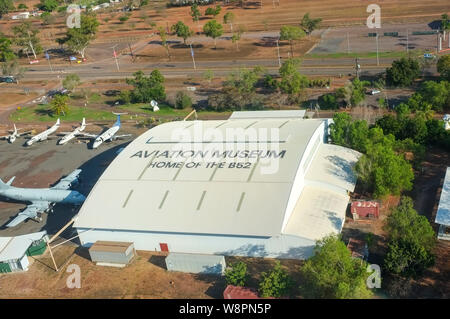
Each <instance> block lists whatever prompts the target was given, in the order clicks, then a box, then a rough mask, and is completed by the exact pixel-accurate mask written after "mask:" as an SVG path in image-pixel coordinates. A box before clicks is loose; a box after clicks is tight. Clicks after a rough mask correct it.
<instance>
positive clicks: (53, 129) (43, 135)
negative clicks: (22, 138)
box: [26, 119, 60, 146]
mask: <svg viewBox="0 0 450 319" xmlns="http://www.w3.org/2000/svg"><path fill="white" fill-rule="evenodd" d="M59 126H60V121H59V119H58V120H57V121H56V123H55V124H54V125H53V126H52V127H50V128H49V129H47V130H45V131H44V132H41V133H39V134H38V135H35V136H33V137H32V138H31V139H29V140H28V141H27V143H26V144H27V145H28V146H31V145H32V144H33V143H34V142H41V141H45V140H46V139H47V138H48V136H49V135H50V134H52V133H54V132H56V130H57V129H58V128H59Z"/></svg>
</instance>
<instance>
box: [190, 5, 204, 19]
mask: <svg viewBox="0 0 450 319" xmlns="http://www.w3.org/2000/svg"><path fill="white" fill-rule="evenodd" d="M201 15H202V14H201V13H200V10H199V9H198V4H196V3H194V4H193V5H192V6H191V17H192V20H193V21H198V20H199V19H200V17H201Z"/></svg>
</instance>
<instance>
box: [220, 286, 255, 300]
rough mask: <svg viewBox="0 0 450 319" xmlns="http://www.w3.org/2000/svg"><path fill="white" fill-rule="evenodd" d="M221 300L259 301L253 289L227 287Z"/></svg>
mask: <svg viewBox="0 0 450 319" xmlns="http://www.w3.org/2000/svg"><path fill="white" fill-rule="evenodd" d="M223 299H260V297H259V295H258V292H257V291H256V290H255V289H252V288H247V287H239V286H233V285H228V286H227V287H226V288H225V290H224V291H223Z"/></svg>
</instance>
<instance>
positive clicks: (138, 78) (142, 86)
mask: <svg viewBox="0 0 450 319" xmlns="http://www.w3.org/2000/svg"><path fill="white" fill-rule="evenodd" d="M133 76H134V79H127V80H126V82H127V84H129V85H132V86H134V89H133V90H132V91H131V92H130V96H129V97H130V101H131V102H133V103H149V102H151V100H156V101H164V100H165V98H166V92H165V88H164V81H165V80H164V76H163V75H162V74H161V72H159V70H153V71H152V72H151V73H150V76H149V77H146V76H145V75H144V72H142V71H137V72H135V73H133Z"/></svg>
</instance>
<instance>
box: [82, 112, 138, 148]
mask: <svg viewBox="0 0 450 319" xmlns="http://www.w3.org/2000/svg"><path fill="white" fill-rule="evenodd" d="M114 114H115V115H117V121H116V123H114V125H113V126H112V127H110V128H109V129H107V130H106V131H105V132H103V133H101V134H100V135H93V134H87V133H83V134H82V135H83V136H86V137H88V138H92V139H94V143H93V144H92V148H97V147H99V146H100V145H101V144H102V143H103V142H106V141H108V140H109V141H114V140H115V139H118V138H122V137H129V136H131V134H124V135H116V133H117V132H118V131H119V130H120V127H121V124H120V115H121V114H125V113H114Z"/></svg>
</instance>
